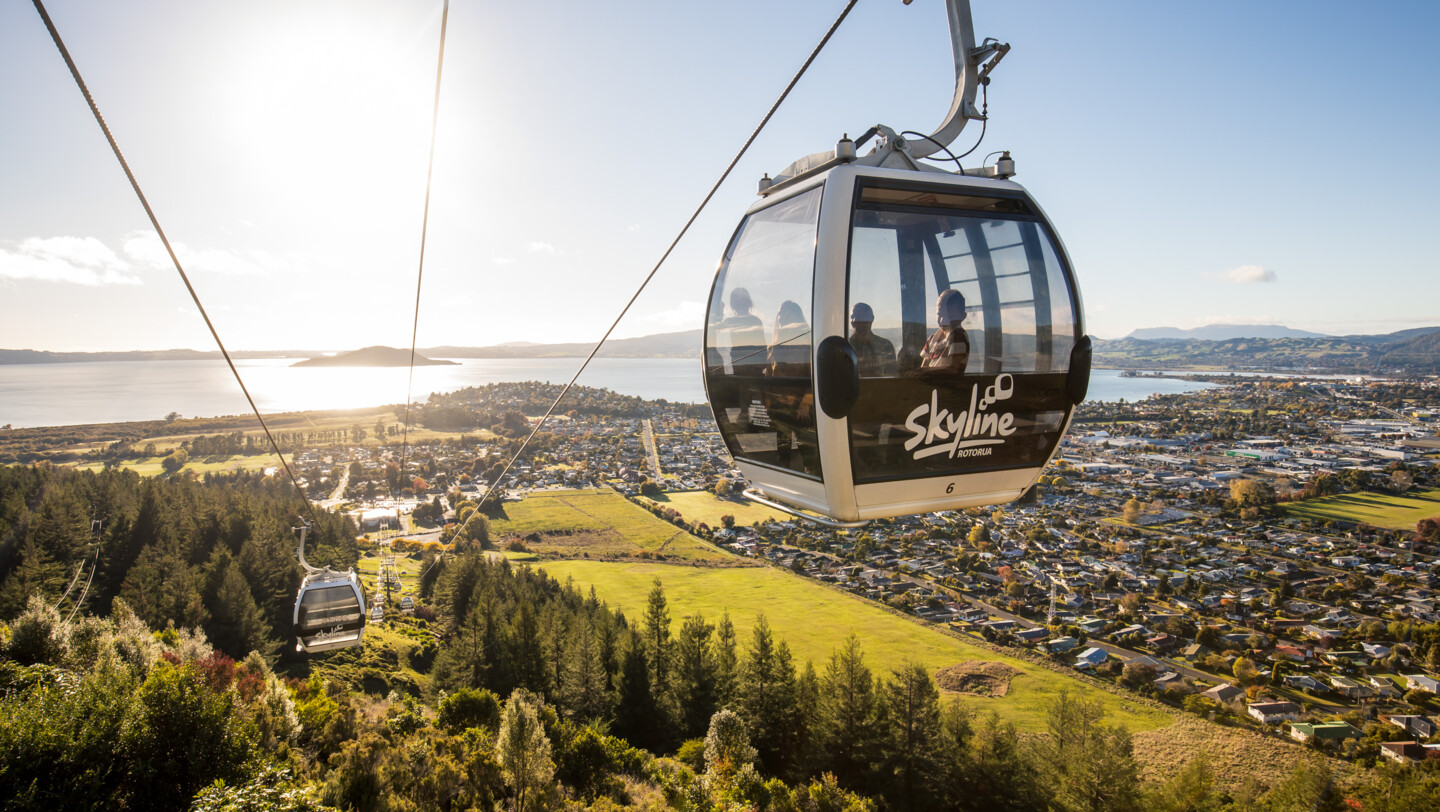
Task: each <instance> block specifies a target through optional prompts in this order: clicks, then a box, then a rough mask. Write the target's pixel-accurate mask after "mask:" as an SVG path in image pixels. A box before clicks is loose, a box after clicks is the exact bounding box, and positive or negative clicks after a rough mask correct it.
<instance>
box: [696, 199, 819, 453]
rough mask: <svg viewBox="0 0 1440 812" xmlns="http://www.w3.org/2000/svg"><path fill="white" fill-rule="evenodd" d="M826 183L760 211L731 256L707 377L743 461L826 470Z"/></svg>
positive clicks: (714, 312)
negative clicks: (818, 234) (819, 413)
mask: <svg viewBox="0 0 1440 812" xmlns="http://www.w3.org/2000/svg"><path fill="white" fill-rule="evenodd" d="M820 194H821V190H820V189H819V188H816V189H813V190H811V191H808V192H805V193H802V194H800V195H797V196H795V197H792V198H790V199H788V200H784V201H781V202H780V203H777V204H775V205H773V206H770V207H768V208H765V209H762V210H760V211H758V212H755V213H754V214H752V215H750V216H749V217H747V218H746V219H745V221H744V222H743V223H741V224H740V228H739V229H738V230H737V231H736V233H735V238H734V240H732V241H731V244H730V249H729V250H728V251H727V252H726V254H725V259H724V260H723V262H722V264H721V267H720V271H719V274H718V276H717V277H716V280H715V289H714V292H713V294H712V296H711V300H710V310H709V316H708V318H707V320H706V327H705V374H706V385H707V387H708V389H709V392H710V401H711V406H712V407H713V408H714V410H715V419H716V421H717V422H718V423H719V425H720V433H721V435H722V436H723V437H724V438H725V444H726V445H727V446H728V447H729V449H730V453H731V454H732V455H733V456H735V457H736V458H742V459H746V460H749V461H752V462H758V463H762V464H765V465H772V466H776V467H779V468H785V469H788V470H790V471H793V472H796V473H800V474H806V475H810V476H815V477H818V476H819V475H820V452H819V446H818V444H817V438H816V435H815V396H814V391H813V388H812V385H811V380H810V358H811V345H812V337H811V331H810V325H811V324H812V323H813V319H812V313H811V310H810V307H811V288H812V284H813V283H812V279H813V277H814V272H815V230H816V223H817V219H818V217H819V214H820Z"/></svg>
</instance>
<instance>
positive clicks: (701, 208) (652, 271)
mask: <svg viewBox="0 0 1440 812" xmlns="http://www.w3.org/2000/svg"><path fill="white" fill-rule="evenodd" d="M858 2H859V0H849V2H847V3H846V4H845V8H844V9H842V10H841V11H840V15H839V16H838V17H836V18H835V22H833V23H831V24H830V28H829V30H827V31H826V32H825V36H823V37H821V38H820V42H819V44H817V45H816V46H815V49H814V50H812V51H811V52H810V56H808V57H806V59H805V62H804V64H802V65H801V66H800V69H799V70H798V71H796V72H795V75H794V76H793V77H791V79H790V82H789V84H787V85H785V89H784V90H782V91H781V92H780V96H779V98H777V99H776V100H775V103H774V104H772V105H770V109H769V111H767V112H766V113H765V116H764V117H763V118H761V119H760V123H759V124H757V125H755V130H754V131H753V132H751V133H750V137H749V138H747V139H745V143H744V145H742V146H741V147H740V151H739V152H737V153H735V157H734V158H732V159H730V163H729V165H727V166H726V167H725V171H724V172H721V173H720V178H719V179H718V180H716V181H715V184H714V185H713V186H711V187H710V191H709V192H707V193H706V194H705V197H704V199H702V200H701V201H700V205H699V206H697V207H696V208H695V211H694V213H692V214H691V215H690V219H688V220H686V221H685V225H684V226H682V227H681V228H680V233H678V234H676V235H675V239H673V240H671V241H670V246H669V247H668V248H666V249H665V252H664V253H663V254H661V255H660V259H659V261H657V262H656V263H655V266H654V267H653V268H651V269H650V273H648V274H646V276H645V279H644V280H643V281H641V283H640V287H639V288H637V289H636V290H635V294H634V295H633V296H631V297H630V301H628V302H626V303H625V306H624V307H623V308H621V310H620V315H618V316H616V317H615V321H614V322H612V323H611V324H610V327H609V329H607V330H606V331H605V335H603V336H601V337H600V340H599V341H598V342H596V344H595V347H594V348H593V349H592V350H590V354H589V355H587V356H585V360H584V361H583V362H581V364H580V368H579V369H577V370H575V374H574V375H573V376H571V378H570V380H569V382H567V383H566V384H565V386H564V388H563V389H561V390H560V394H559V395H556V396H555V400H554V402H552V403H551V404H550V408H549V409H548V410H546V412H545V414H544V416H542V417H541V418H540V422H538V423H536V424H535V428H534V429H532V430H531V432H530V434H529V435H528V436H527V437H526V438H525V441H524V442H522V443H521V444H520V448H519V449H517V450H516V451H515V454H514V455H513V456H511V457H510V461H509V462H507V463H505V468H504V469H503V470H501V471H500V473H499V474H498V475H497V476H496V477H495V478H494V479H492V480H491V481H490V484H489V485H487V486H486V488H485V493H483V494H481V496H480V501H479V502H477V503H476V504H475V510H474V512H472V513H471V514H470V516H469V517H468V518H466V519H465V521H464V522H463V523H461V524H459V525H457V526H456V528H455V534H454V535H452V536H451V537H450V542H449V543H448V544H446V545H445V549H444V551H442V552H448V551H449V550H450V548H451V546H453V545H454V544H455V540H456V539H458V538H460V534H461V533H462V532H463V531H464V529H465V528H466V527H467V526H468V525H469V524H470V522H471V521H472V520H474V518H475V517H476V516H477V515H479V514H480V508H481V507H482V506H484V504H485V500H487V499H489V498H490V494H492V493H494V492H495V487H496V486H497V485H498V484H499V483H501V482H503V481H505V476H506V474H509V473H510V468H511V467H512V466H514V465H515V462H516V461H517V460H519V459H520V455H521V454H523V453H525V449H526V448H527V447H529V445H530V441H531V440H533V439H535V435H536V434H538V433H539V432H540V429H542V428H544V426H545V423H546V422H547V421H549V419H550V417H551V416H552V415H553V414H555V409H556V408H558V407H559V406H560V402H561V401H562V400H564V399H565V395H566V394H568V393H569V392H570V388H571V387H572V386H574V385H575V381H576V380H578V379H579V378H580V375H581V374H582V373H583V372H585V368H586V367H588V366H589V365H590V361H591V360H593V359H594V358H595V354H596V353H598V352H600V348H601V347H602V346H604V345H605V342H606V341H607V340H608V339H609V338H610V334H611V333H613V332H614V331H615V328H616V327H617V326H619V324H620V321H621V319H624V318H625V314H626V313H628V312H630V308H631V306H632V305H634V304H635V300H636V299H638V298H640V294H641V293H643V292H644V290H645V287H646V286H647V285H649V284H650V280H652V279H654V278H655V274H656V272H658V271H659V270H660V266H662V265H664V264H665V260H667V259H669V258H670V254H671V252H673V251H674V250H675V246H676V245H678V244H679V243H680V240H681V239H682V238H684V236H685V234H686V232H688V231H689V230H690V226H691V225H693V224H694V222H695V220H696V218H698V217H699V216H700V213H701V212H702V211H704V210H705V207H706V206H707V205H708V204H709V203H710V199H711V198H713V197H714V196H715V193H716V192H717V191H719V189H720V186H721V185H722V184H724V183H725V180H726V179H727V178H729V177H730V172H731V171H732V170H734V169H735V165H736V164H738V163H740V159H741V158H742V157H744V155H745V153H746V152H747V151H749V149H750V145H751V144H753V143H755V139H756V138H758V137H759V136H760V131H761V130H764V129H765V125H767V124H769V123H770V119H771V118H772V117H774V115H775V112H776V111H777V110H779V109H780V105H781V104H782V103H784V101H785V99H786V97H788V96H789V95H790V91H791V90H794V89H795V85H796V84H798V83H799V82H800V78H801V77H802V76H804V75H805V71H807V70H808V69H809V68H810V65H811V63H813V62H814V61H815V58H816V57H818V56H819V55H820V51H821V50H822V49H824V47H825V45H826V44H827V43H829V42H830V38H831V37H832V36H834V35H835V32H836V30H838V29H839V28H840V23H842V22H844V21H845V18H846V17H847V16H849V14H850V10H851V9H853V8H855V4H856V3H858ZM438 560H439V558H436V561H438ZM434 566H435V562H434V561H432V562H431V563H430V566H429V567H426V568H425V571H424V572H422V573H421V574H420V577H421V578H424V576H425V574H426V573H428V572H429V571H430V569H431V568H432V567H434Z"/></svg>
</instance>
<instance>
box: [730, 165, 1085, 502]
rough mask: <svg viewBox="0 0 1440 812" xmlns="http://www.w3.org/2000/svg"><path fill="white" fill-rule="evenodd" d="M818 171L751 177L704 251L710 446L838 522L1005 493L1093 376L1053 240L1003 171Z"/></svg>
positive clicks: (1035, 468)
mask: <svg viewBox="0 0 1440 812" xmlns="http://www.w3.org/2000/svg"><path fill="white" fill-rule="evenodd" d="M1007 157H1008V156H1007ZM832 164H834V165H833V166H831V167H830V168H826V169H825V171H818V172H810V173H797V175H796V176H794V177H791V178H788V179H786V181H785V182H784V183H776V184H775V185H773V186H771V187H770V188H769V189H764V190H763V191H762V193H763V194H764V197H763V199H762V200H760V201H759V202H757V203H756V204H754V205H753V206H751V208H750V210H749V211H748V212H747V213H746V215H745V217H744V219H743V220H742V221H741V223H740V226H739V227H738V228H737V229H736V231H735V234H734V237H733V238H732V239H731V241H730V245H729V248H728V249H727V250H726V252H725V255H724V258H723V259H722V261H721V263H720V267H719V269H718V271H717V274H716V277H715V283H714V286H713V288H712V290H711V296H710V304H709V311H708V315H707V318H706V329H705V386H706V391H707V395H708V397H709V400H710V405H711V407H712V408H713V410H714V413H715V419H716V421H717V423H718V424H719V428H720V433H721V435H722V436H723V438H724V441H725V444H726V446H727V447H728V448H729V450H730V453H731V455H732V456H733V457H734V459H735V462H736V464H737V466H738V467H739V469H740V471H741V473H743V474H744V475H745V477H746V478H747V479H749V480H750V482H751V483H752V485H753V486H754V492H752V493H753V495H756V496H759V497H762V498H768V499H770V500H773V501H774V502H777V503H779V506H782V507H787V508H800V509H802V510H803V511H810V512H814V513H819V514H823V515H824V516H825V517H831V518H832V519H834V520H840V521H841V522H856V521H864V520H869V519H875V518H881V517H886V516H898V515H905V514H915V513H925V512H931V511H936V510H946V509H954V508H963V507H972V506H978V505H990V504H997V503H1002V502H1008V501H1011V500H1013V499H1016V498H1017V497H1019V496H1020V495H1021V494H1023V493H1024V492H1025V491H1026V489H1028V488H1030V487H1031V486H1032V485H1033V484H1034V483H1035V480H1036V478H1037V477H1038V476H1039V473H1040V470H1041V469H1042V468H1043V467H1044V465H1045V464H1046V463H1047V462H1048V461H1049V460H1050V458H1051V456H1053V455H1054V453H1055V451H1056V449H1057V447H1058V446H1059V443H1060V438H1061V436H1062V435H1063V434H1064V432H1065V428H1066V426H1067V425H1068V423H1069V420H1070V417H1071V414H1072V412H1073V410H1074V408H1075V406H1076V405H1077V404H1079V403H1080V402H1081V401H1082V400H1083V399H1084V396H1085V390H1086V388H1087V386H1088V382H1089V374H1090V341H1089V339H1088V338H1086V337H1085V334H1084V325H1083V323H1082V316H1081V312H1082V311H1081V305H1080V295H1079V291H1078V290H1077V289H1076V286H1075V280H1074V277H1073V275H1072V273H1071V268H1070V263H1069V261H1068V259H1067V258H1066V255H1065V250H1064V248H1063V246H1062V245H1061V243H1060V240H1059V238H1058V237H1057V236H1056V235H1055V232H1054V231H1053V229H1052V228H1051V227H1050V224H1049V222H1048V221H1047V220H1046V218H1045V215H1044V213H1043V212H1042V211H1041V210H1040V207H1039V206H1038V205H1037V204H1036V203H1035V201H1034V200H1033V199H1032V198H1031V196H1030V195H1029V193H1027V192H1026V190H1025V189H1024V188H1023V187H1021V186H1020V185H1019V184H1016V183H1013V182H1011V181H1008V180H997V179H992V178H985V177H971V176H966V175H957V174H952V173H949V172H941V171H935V170H932V171H914V170H911V169H893V168H884V167H879V166H867V165H861V164H857V163H844V162H839V161H832Z"/></svg>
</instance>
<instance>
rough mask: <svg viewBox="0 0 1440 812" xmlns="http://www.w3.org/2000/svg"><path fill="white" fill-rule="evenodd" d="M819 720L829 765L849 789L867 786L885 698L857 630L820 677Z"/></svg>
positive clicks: (876, 758) (875, 757) (877, 753)
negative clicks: (881, 697)
mask: <svg viewBox="0 0 1440 812" xmlns="http://www.w3.org/2000/svg"><path fill="white" fill-rule="evenodd" d="M819 722H820V736H819V739H820V742H819V743H820V748H821V751H822V752H823V753H824V754H825V760H826V769H827V770H829V771H830V772H833V773H835V775H836V776H838V777H839V778H840V779H841V781H842V782H843V783H844V784H845V785H846V786H848V787H851V788H857V789H858V788H867V787H868V785H869V784H870V783H871V779H872V778H873V773H874V770H875V767H876V766H877V763H878V761H879V757H880V745H881V740H882V730H881V727H880V701H879V697H878V696H877V695H876V692H875V680H874V678H873V676H872V675H871V673H870V669H869V667H868V666H866V665H865V655H864V652H862V651H861V650H860V638H859V637H857V636H856V635H854V634H851V635H850V637H849V638H847V639H846V640H845V642H844V643H843V644H842V645H841V646H840V648H838V649H836V650H835V651H834V652H833V653H831V655H830V662H829V664H828V665H827V666H826V667H825V673H824V675H823V676H822V677H821V678H820V718H819Z"/></svg>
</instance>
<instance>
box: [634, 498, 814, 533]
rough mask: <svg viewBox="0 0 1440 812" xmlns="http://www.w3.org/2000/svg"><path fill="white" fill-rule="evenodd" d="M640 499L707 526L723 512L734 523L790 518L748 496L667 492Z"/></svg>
mask: <svg viewBox="0 0 1440 812" xmlns="http://www.w3.org/2000/svg"><path fill="white" fill-rule="evenodd" d="M640 501H641V502H650V503H653V504H658V505H663V506H665V507H670V508H674V509H676V510H678V511H680V515H681V516H684V517H685V520H686V521H690V522H704V523H705V524H707V525H709V526H711V527H720V526H722V525H721V522H720V517H722V516H725V515H730V516H734V517H735V524H736V525H752V524H755V523H757V522H763V521H765V520H766V519H774V520H775V521H777V522H783V521H786V520H788V519H789V518H790V517H789V516H787V515H785V514H784V513H781V512H780V511H778V510H772V509H770V508H767V507H765V506H764V505H757V504H756V503H754V502H751V501H749V500H748V499H738V498H737V499H721V498H720V497H718V496H716V495H715V494H713V493H711V492H709V491H671V492H669V493H664V494H661V495H660V496H657V497H655V498H654V499H649V498H646V497H641V498H640Z"/></svg>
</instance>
